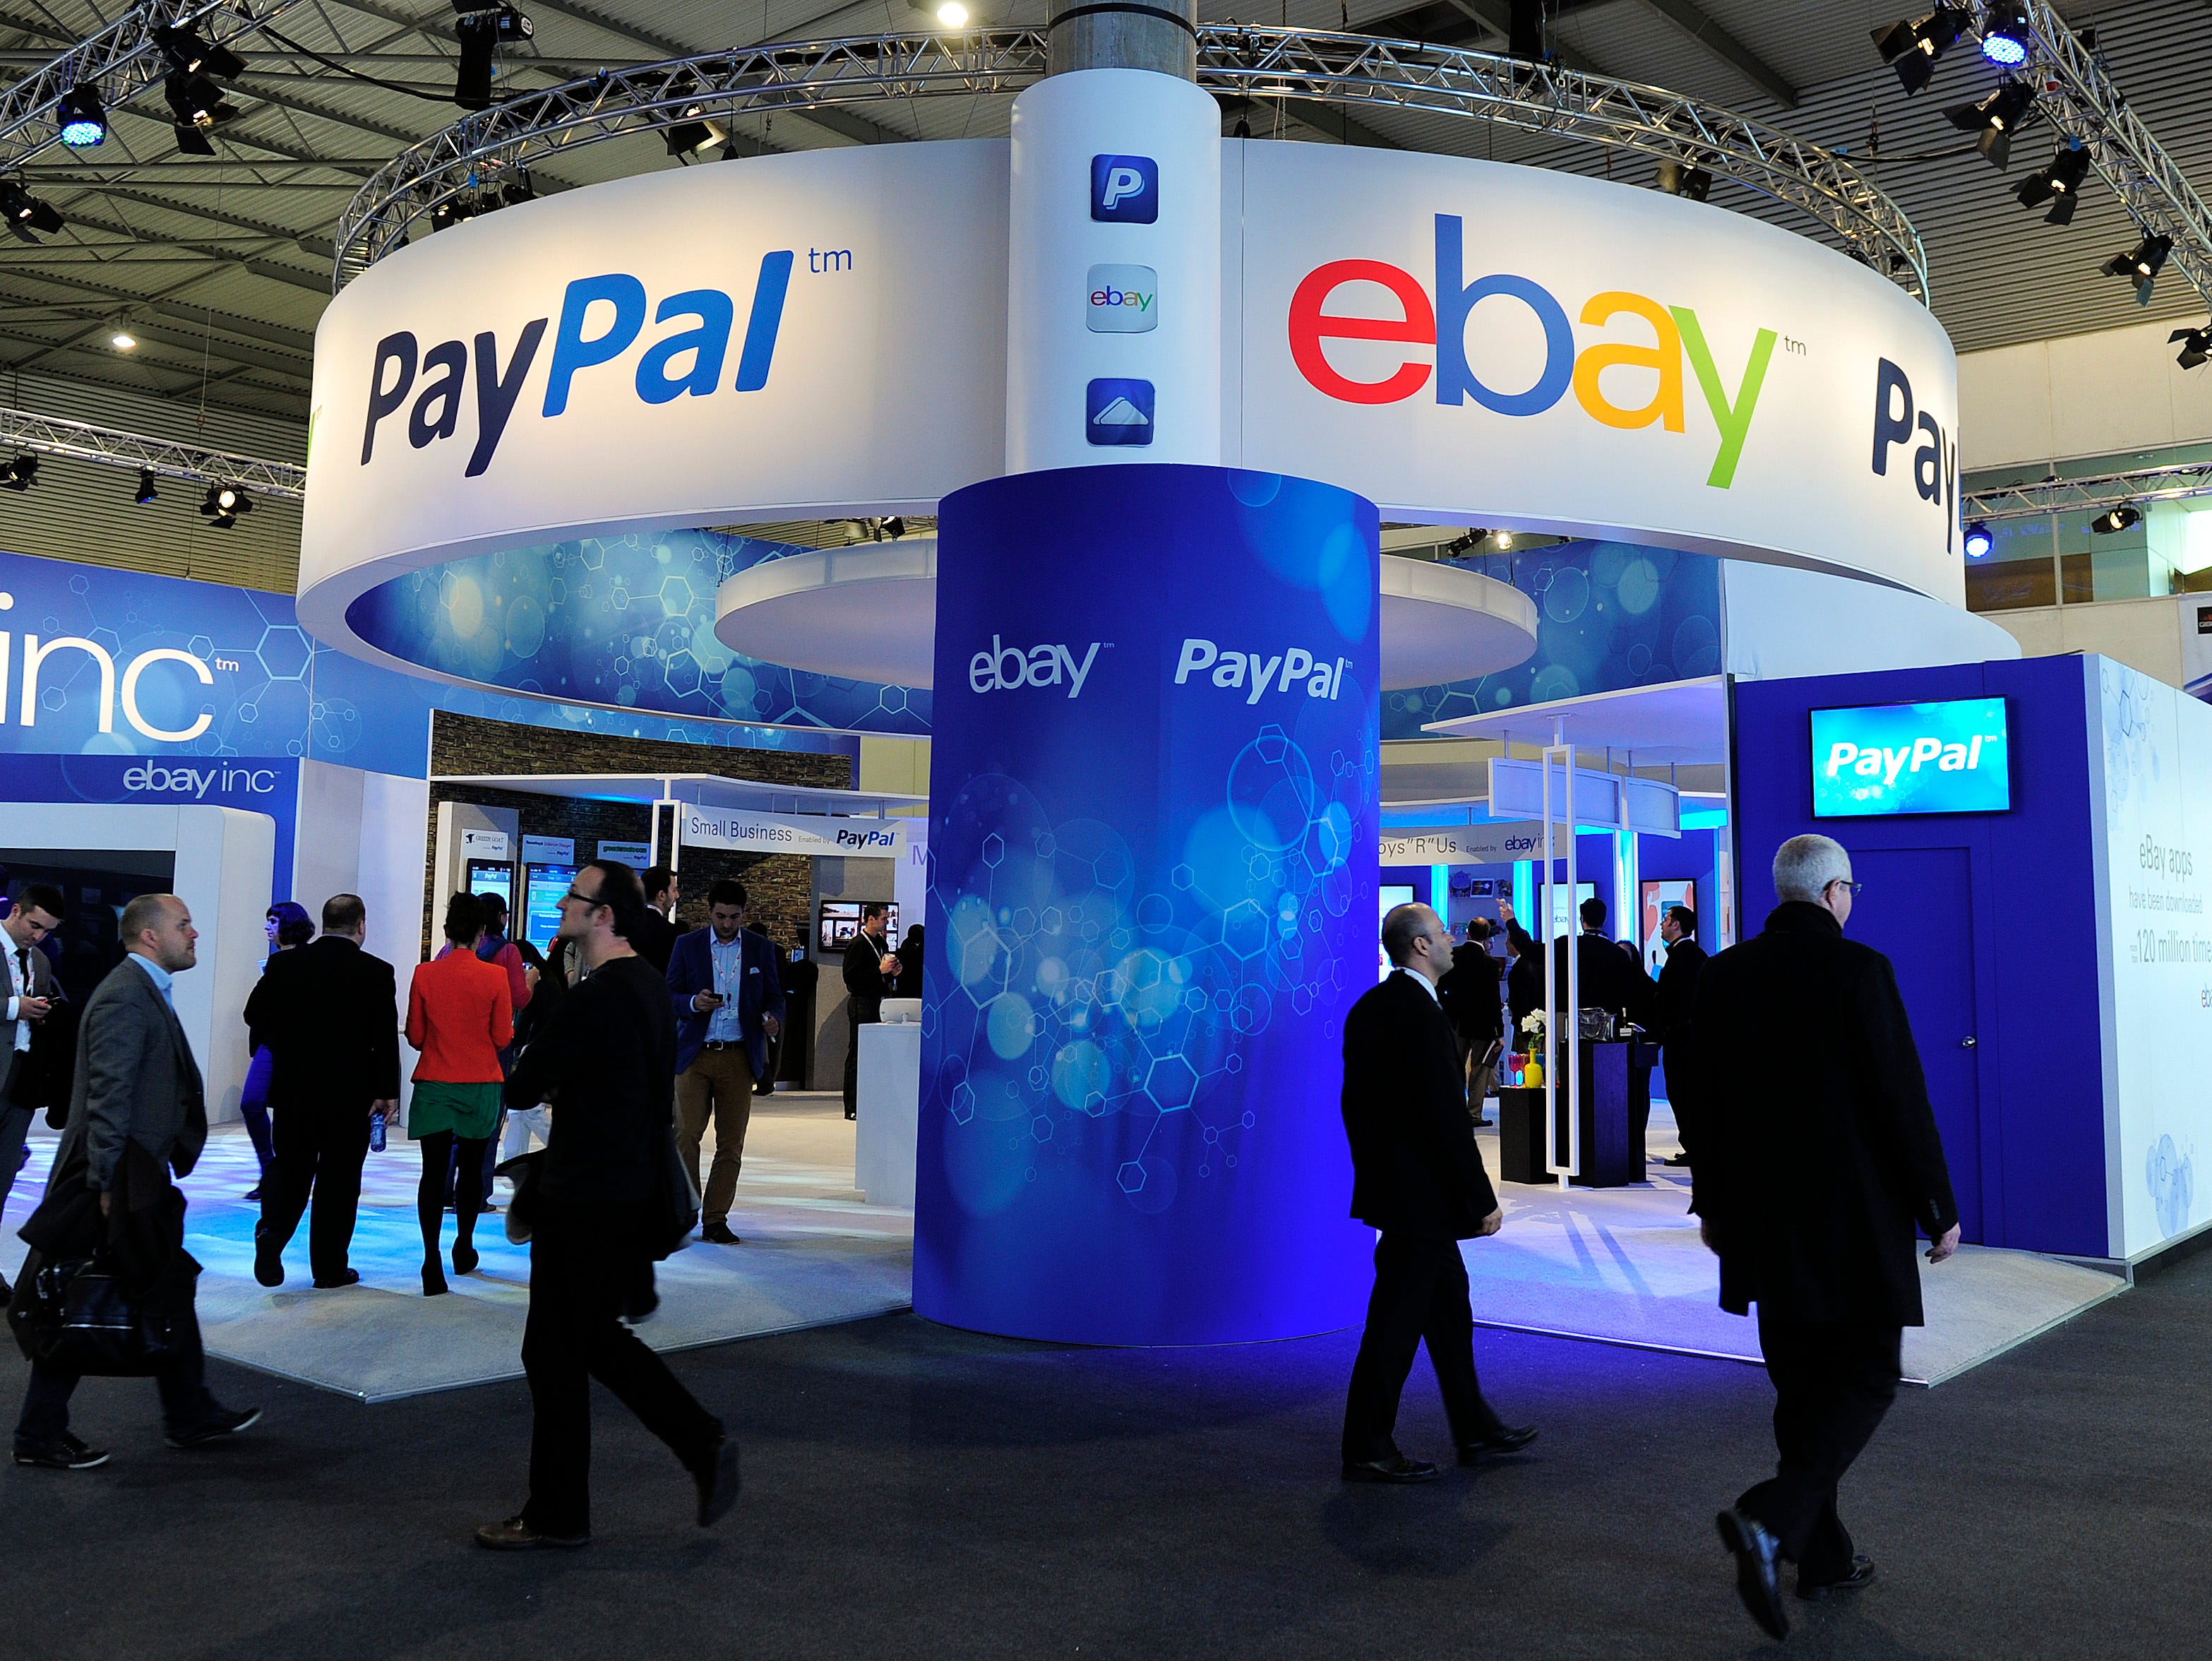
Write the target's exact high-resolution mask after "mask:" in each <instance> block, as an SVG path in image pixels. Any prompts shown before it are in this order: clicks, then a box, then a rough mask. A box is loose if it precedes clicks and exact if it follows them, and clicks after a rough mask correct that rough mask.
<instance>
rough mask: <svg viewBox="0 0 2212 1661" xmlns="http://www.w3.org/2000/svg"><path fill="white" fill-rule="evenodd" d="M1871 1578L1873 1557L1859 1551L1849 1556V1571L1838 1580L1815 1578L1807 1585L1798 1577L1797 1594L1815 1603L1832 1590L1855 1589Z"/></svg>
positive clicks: (1857, 1589)
mask: <svg viewBox="0 0 2212 1661" xmlns="http://www.w3.org/2000/svg"><path fill="white" fill-rule="evenodd" d="M1872 1579H1874V1559H1873V1558H1871V1557H1869V1556H1868V1555H1866V1554H1865V1553H1864V1552H1859V1553H1857V1554H1856V1555H1853V1557H1852V1558H1851V1572H1850V1573H1849V1574H1847V1575H1845V1576H1844V1578H1843V1579H1840V1580H1815V1581H1814V1582H1813V1583H1812V1584H1811V1585H1807V1584H1806V1583H1805V1581H1804V1579H1803V1578H1802V1577H1800V1578H1799V1579H1798V1582H1797V1595H1798V1596H1799V1597H1802V1598H1803V1599H1804V1600H1805V1601H1806V1602H1807V1603H1819V1602H1820V1601H1821V1600H1822V1599H1823V1598H1825V1597H1827V1595H1828V1594H1829V1593H1830V1592H1832V1591H1859V1590H1860V1589H1861V1588H1863V1586H1865V1585H1866V1584H1867V1583H1868V1582H1869V1581H1870V1580H1872Z"/></svg>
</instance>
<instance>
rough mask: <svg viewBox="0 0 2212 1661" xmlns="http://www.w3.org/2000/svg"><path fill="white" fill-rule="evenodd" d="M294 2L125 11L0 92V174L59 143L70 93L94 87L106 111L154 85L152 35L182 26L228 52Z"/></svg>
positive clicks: (157, 81)
mask: <svg viewBox="0 0 2212 1661" xmlns="http://www.w3.org/2000/svg"><path fill="white" fill-rule="evenodd" d="M298 3H299V0H255V9H252V10H249V9H248V5H249V0H184V3H182V4H177V3H170V4H162V3H160V0H155V3H153V4H149V5H142V6H133V7H132V8H131V9H130V10H128V11H126V12H125V13H124V14H123V15H121V16H120V17H118V18H117V19H116V20H115V21H113V22H112V23H110V24H109V25H108V26H107V27H106V28H104V29H102V30H100V33H97V34H95V35H94V36H93V37H92V38H91V39H90V40H84V41H81V42H79V43H78V44H77V45H76V46H72V47H70V49H69V50H68V51H67V52H64V53H62V55H61V56H60V57H58V58H49V59H48V60H47V61H46V63H44V64H41V65H40V67H39V68H37V69H35V70H32V71H31V72H30V73H29V74H28V75H26V76H23V77H22V78H21V80H19V81H15V82H10V83H9V85H8V87H7V88H6V89H5V90H4V91H0V173H5V172H8V171H9V170H10V169H13V168H15V167H21V166H22V164H23V163H24V162H26V161H29V160H30V159H31V158H32V157H33V156H34V155H38V154H39V152H40V151H41V150H45V149H52V147H53V146H54V145H56V144H58V143H61V141H62V134H61V126H60V124H59V123H58V122H57V121H56V120H55V119H54V109H55V106H57V105H58V104H59V103H60V102H61V100H62V98H63V95H64V94H66V93H67V92H69V90H70V88H73V87H77V86H89V87H95V88H98V89H99V92H100V103H101V104H102V105H103V106H106V108H108V109H110V110H114V109H118V108H120V107H121V106H124V105H125V104H129V103H131V102H133V101H134V100H137V98H138V97H139V95H140V94H143V93H144V92H146V91H148V90H149V88H155V87H158V86H160V85H161V82H162V80H163V79H164V77H166V76H167V74H168V73H169V64H168V62H167V59H165V58H163V57H162V56H161V47H160V46H157V45H156V44H155V40H154V31H155V30H156V29H161V28H174V27H179V26H184V25H189V26H190V27H191V28H193V29H195V30H196V31H197V33H198V34H199V37H200V39H201V40H203V41H204V42H205V43H206V44H207V45H209V46H234V45H235V43H236V42H238V41H240V40H244V39H246V37H247V36H248V35H251V34H255V33H258V32H259V31H260V29H261V27H262V26H263V25H264V24H266V23H268V22H270V21H273V20H274V19H275V18H276V16H277V15H279V14H281V13H283V12H285V11H289V9H291V8H292V7H293V6H295V5H296V4H298Z"/></svg>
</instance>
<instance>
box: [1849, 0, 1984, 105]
mask: <svg viewBox="0 0 2212 1661" xmlns="http://www.w3.org/2000/svg"><path fill="white" fill-rule="evenodd" d="M1973 21H1974V19H1973V14H1972V13H1971V12H1969V11H1968V10H1967V9H1966V8H1965V7H1963V6H1938V7H1936V9H1935V10H1933V11H1931V12H1929V14H1928V15H1927V16H1925V17H1923V18H1921V19H1919V20H1918V21H1906V22H1902V23H1892V24H1891V25H1890V26H1889V27H1887V28H1881V29H1876V30H1875V31H1874V44H1875V50H1876V51H1878V52H1881V61H1882V62H1883V63H1885V64H1888V65H1889V66H1890V68H1892V69H1893V70H1896V71H1897V79H1898V84H1899V85H1900V86H1902V87H1903V88H1905V91H1906V92H1908V93H1915V92H1918V91H1919V90H1920V89H1921V88H1923V87H1924V86H1926V85H1927V84H1928V82H1929V81H1930V80H1931V79H1933V78H1934V76H1935V74H1936V59H1937V58H1941V57H1942V55H1943V54H1944V53H1945V52H1948V51H1950V50H1951V48H1952V47H1954V46H1956V45H1958V44H1959V37H1960V35H1962V34H1964V33H1966V29H1967V27H1968V26H1969V25H1970V24H1972V22H1973Z"/></svg>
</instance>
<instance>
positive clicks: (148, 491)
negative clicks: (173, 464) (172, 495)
mask: <svg viewBox="0 0 2212 1661" xmlns="http://www.w3.org/2000/svg"><path fill="white" fill-rule="evenodd" d="M131 500H132V501H133V502H137V504H138V505H139V506H140V507H141V508H143V507H144V506H145V505H146V504H147V503H148V502H159V501H160V500H161V492H160V491H159V490H155V488H154V470H153V469H152V468H150V467H141V468H140V469H139V470H138V494H137V495H136V496H132V497H131Z"/></svg>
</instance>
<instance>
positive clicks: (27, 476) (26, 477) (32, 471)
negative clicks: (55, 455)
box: [0, 455, 39, 490]
mask: <svg viewBox="0 0 2212 1661" xmlns="http://www.w3.org/2000/svg"><path fill="white" fill-rule="evenodd" d="M38 482H39V459H38V457H36V456H34V455H19V456H17V457H16V458H15V459H14V460H13V461H11V462H9V464H8V465H7V468H6V470H5V471H4V472H0V490H29V489H30V488H31V487H32V486H33V484H37V483H38Z"/></svg>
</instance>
